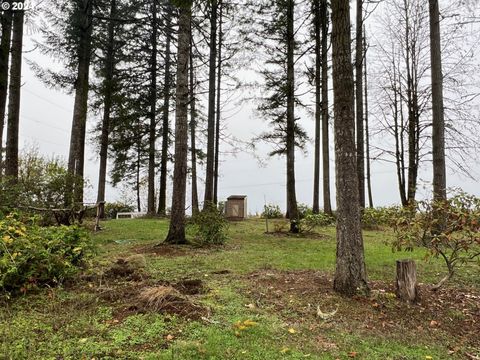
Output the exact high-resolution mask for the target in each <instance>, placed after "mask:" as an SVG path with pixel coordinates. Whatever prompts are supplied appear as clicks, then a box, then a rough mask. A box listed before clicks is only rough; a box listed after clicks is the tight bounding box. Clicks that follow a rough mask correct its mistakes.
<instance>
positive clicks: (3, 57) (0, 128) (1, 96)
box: [0, 11, 12, 179]
mask: <svg viewBox="0 0 480 360" xmlns="http://www.w3.org/2000/svg"><path fill="white" fill-rule="evenodd" d="M1 25H2V36H1V40H0V179H1V178H2V175H3V133H4V126H5V110H6V106H7V96H8V69H9V61H10V43H11V37H12V11H3V13H2V14H1Z"/></svg>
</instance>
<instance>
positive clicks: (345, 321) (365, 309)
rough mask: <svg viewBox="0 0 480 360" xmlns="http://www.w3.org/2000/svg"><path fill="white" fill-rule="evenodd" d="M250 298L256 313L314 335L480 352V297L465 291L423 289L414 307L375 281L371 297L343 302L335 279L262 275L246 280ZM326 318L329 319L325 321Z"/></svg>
mask: <svg viewBox="0 0 480 360" xmlns="http://www.w3.org/2000/svg"><path fill="white" fill-rule="evenodd" d="M247 281H248V282H249V294H250V296H251V297H252V299H253V301H254V302H255V303H256V305H257V306H258V307H264V308H271V309H274V310H275V311H276V312H279V313H281V314H282V315H283V317H284V318H285V319H286V321H288V322H290V323H296V324H302V325H304V326H307V327H309V328H310V329H311V330H313V331H315V329H322V328H323V329H324V328H338V329H339V330H341V331H346V332H351V333H359V332H360V333H362V332H363V333H368V334H370V335H377V336H390V337H396V338H399V339H402V340H404V341H409V340H411V341H412V343H416V342H418V341H419V340H421V341H428V339H435V340H437V341H446V343H445V344H446V346H448V347H449V348H450V349H451V351H452V354H453V353H454V352H455V351H458V349H460V348H465V347H467V348H473V349H479V350H480V336H479V334H480V292H479V291H478V290H475V289H466V288H444V289H440V290H439V291H437V292H432V291H431V286H429V285H422V284H420V285H419V293H420V299H419V301H418V302H417V303H416V304H407V303H403V302H400V301H399V300H397V299H396V298H395V294H394V292H395V290H394V286H393V284H386V283H384V282H374V281H371V282H370V283H369V284H370V286H371V289H372V291H371V294H370V296H368V297H365V296H357V297H355V298H353V299H348V298H343V297H341V296H339V295H337V294H336V293H335V292H334V291H333V290H332V286H333V284H332V280H331V278H330V277H329V276H328V275H326V274H324V273H321V272H317V271H312V270H302V271H277V270H271V269H268V270H262V271H258V272H255V273H252V274H250V275H248V276H247ZM326 318H328V319H326Z"/></svg>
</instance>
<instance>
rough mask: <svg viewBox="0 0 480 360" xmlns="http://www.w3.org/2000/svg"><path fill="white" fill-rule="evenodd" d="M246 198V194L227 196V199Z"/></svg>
mask: <svg viewBox="0 0 480 360" xmlns="http://www.w3.org/2000/svg"><path fill="white" fill-rule="evenodd" d="M246 198H247V195H231V196H229V197H228V198H227V200H243V199H246Z"/></svg>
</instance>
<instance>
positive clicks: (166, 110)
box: [158, 0, 173, 216]
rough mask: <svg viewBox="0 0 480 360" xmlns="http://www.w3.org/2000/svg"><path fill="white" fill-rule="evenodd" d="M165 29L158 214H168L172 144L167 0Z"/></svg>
mask: <svg viewBox="0 0 480 360" xmlns="http://www.w3.org/2000/svg"><path fill="white" fill-rule="evenodd" d="M164 24H165V25H164V28H165V29H164V31H165V64H164V69H165V73H164V84H163V107H162V155H161V161H160V190H159V191H160V195H159V203H158V214H159V215H161V216H165V215H166V209H167V175H168V174H167V171H168V169H167V163H168V150H169V145H170V93H171V84H172V75H171V66H172V65H171V64H172V59H171V57H172V53H171V39H172V32H173V29H172V6H171V4H170V1H169V0H167V1H166V4H165V15H164Z"/></svg>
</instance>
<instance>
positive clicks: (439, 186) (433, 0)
mask: <svg viewBox="0 0 480 360" xmlns="http://www.w3.org/2000/svg"><path fill="white" fill-rule="evenodd" d="M429 9H430V56H431V62H432V113H433V114H432V115H433V118H432V145H433V151H432V153H433V198H434V200H437V201H442V200H446V199H447V192H446V188H447V175H446V170H445V119H444V108H443V75H442V53H441V43H440V11H439V8H438V0H429Z"/></svg>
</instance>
